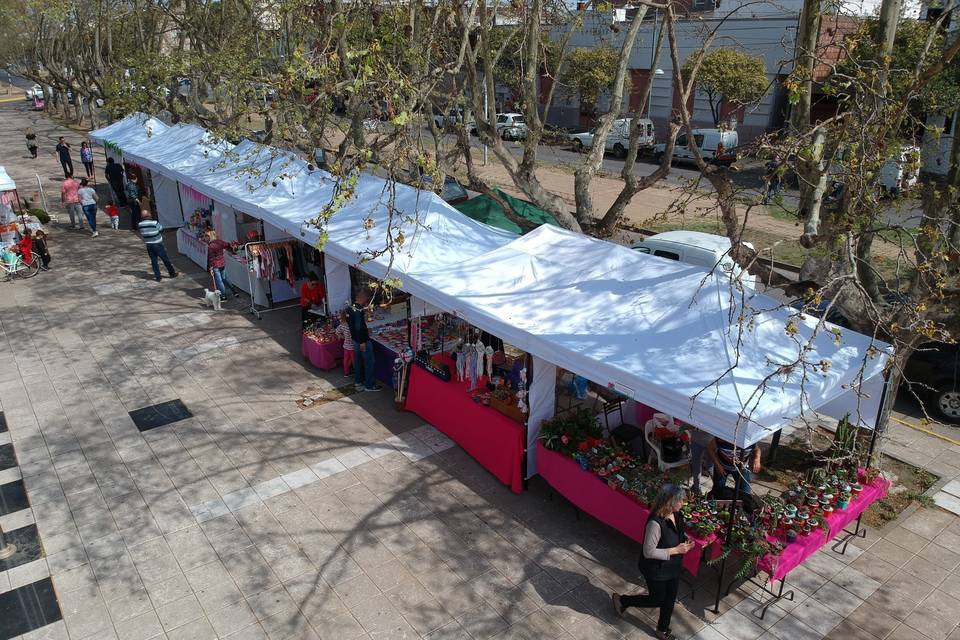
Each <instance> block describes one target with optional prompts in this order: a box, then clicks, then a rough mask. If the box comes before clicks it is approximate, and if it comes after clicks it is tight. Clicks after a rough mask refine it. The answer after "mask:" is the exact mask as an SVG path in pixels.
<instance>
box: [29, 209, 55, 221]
mask: <svg viewBox="0 0 960 640" xmlns="http://www.w3.org/2000/svg"><path fill="white" fill-rule="evenodd" d="M29 213H30V215H32V216H36V218H37V220H39V221H40V223H41V224H47V223H48V222H50V216H49V215H47V212H46V211H44V210H43V209H30V210H29Z"/></svg>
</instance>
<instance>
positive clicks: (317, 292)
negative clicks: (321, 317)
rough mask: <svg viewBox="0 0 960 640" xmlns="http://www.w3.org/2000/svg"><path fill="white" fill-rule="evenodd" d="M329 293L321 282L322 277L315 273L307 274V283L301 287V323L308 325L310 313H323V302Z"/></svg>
mask: <svg viewBox="0 0 960 640" xmlns="http://www.w3.org/2000/svg"><path fill="white" fill-rule="evenodd" d="M326 297H327V291H326V289H324V288H323V283H322V282H320V276H318V275H317V274H316V272H315V271H311V272H310V273H308V274H307V281H306V282H304V283H303V286H301V287H300V322H301V323H303V324H307V322H309V320H310V311H311V310H312V309H317V310H319V311H321V312H323V310H324V308H323V300H324V298H326Z"/></svg>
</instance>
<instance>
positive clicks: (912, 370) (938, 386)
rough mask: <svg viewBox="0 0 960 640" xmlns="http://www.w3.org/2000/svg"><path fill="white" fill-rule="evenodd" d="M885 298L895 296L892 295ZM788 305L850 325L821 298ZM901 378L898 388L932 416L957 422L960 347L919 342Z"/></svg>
mask: <svg viewBox="0 0 960 640" xmlns="http://www.w3.org/2000/svg"><path fill="white" fill-rule="evenodd" d="M886 297H887V298H888V299H889V300H894V299H897V295H896V294H889V295H888V296H886ZM901 301H902V300H901ZM790 306H792V307H793V308H794V309H797V310H802V311H804V312H805V313H809V314H812V315H814V316H816V317H823V314H824V313H827V316H826V320H827V322H831V323H833V324H835V325H837V326H839V327H844V328H846V329H850V328H851V325H850V321H849V320H847V318H846V317H845V316H844V315H843V314H842V313H841V312H840V311H839V310H838V309H837V308H836V307H830V300H826V299H824V300H821V301H820V303H819V304H818V305H817V306H816V307H811V305H810V303H809V301H808V300H804V299H799V300H795V301H793V302H792V303H790ZM828 308H829V311H828ZM903 378H904V380H903V383H904V384H903V386H902V387H901V389H905V390H909V392H910V393H912V394H915V395H916V397H918V398H919V399H920V400H922V401H923V404H924V408H925V409H926V410H927V411H928V412H929V413H930V414H931V415H932V416H933V417H935V418H937V419H939V420H942V421H943V422H948V423H954V424H956V423H960V346H958V345H957V344H948V343H945V342H927V343H924V344H921V345H920V346H918V347H917V348H916V350H915V351H914V352H913V354H912V355H911V356H910V359H909V360H907V364H906V365H905V366H904V368H903Z"/></svg>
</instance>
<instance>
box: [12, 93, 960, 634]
mask: <svg viewBox="0 0 960 640" xmlns="http://www.w3.org/2000/svg"><path fill="white" fill-rule="evenodd" d="M11 109H12V108H11ZM21 116H22V114H20V113H19V112H16V111H11V110H10V109H7V108H3V107H0V140H2V141H3V142H6V143H8V144H6V145H4V147H2V148H7V149H11V148H15V147H14V146H13V142H15V141H16V140H15V139H16V133H17V131H16V130H15V129H16V127H17V126H19V125H18V124H16V123H19V122H20V118H21ZM54 133H56V130H55V129H52V130H51V133H50V135H53V134H54ZM14 155H15V154H14ZM3 162H4V163H5V164H7V165H8V168H9V167H10V165H12V164H14V163H20V162H21V160H20V159H18V158H16V157H13V158H6V157H4V159H3ZM40 162H41V165H42V167H43V168H44V171H45V172H46V174H49V175H56V172H57V170H58V166H57V165H56V163H55V160H54V159H53V158H52V157H51V158H49V159H46V158H42V159H41V161H40ZM53 186H55V185H54V184H53V183H51V188H52V187H53ZM53 229H54V230H53V236H52V237H53V246H52V250H53V252H54V263H53V270H52V271H50V272H48V273H43V274H41V275H40V276H38V277H37V278H35V279H33V280H31V281H28V282H18V283H12V284H8V283H0V287H2V288H3V295H2V296H0V347H2V348H0V362H2V366H0V409H2V410H3V411H4V413H5V416H6V418H7V421H8V425H9V439H10V441H11V442H13V444H14V447H15V450H16V455H17V459H18V463H19V469H18V471H17V473H16V474H7V475H5V476H3V478H2V479H3V480H4V481H7V480H16V479H17V478H18V477H20V476H22V478H23V482H24V485H25V486H26V488H27V492H28V494H29V497H30V500H31V506H30V508H29V509H27V510H23V512H18V513H14V514H10V515H8V516H4V520H3V522H4V523H5V524H6V523H7V522H8V521H9V522H10V523H12V524H19V523H28V522H35V523H36V525H37V527H38V529H39V531H40V535H41V538H42V541H43V544H44V549H45V551H46V557H45V558H44V560H43V561H42V562H39V563H37V564H34V565H33V566H29V567H27V568H23V569H20V570H16V571H7V572H0V590H2V591H8V590H10V589H12V588H15V586H16V585H17V584H20V583H21V582H23V581H26V580H33V579H35V578H37V577H39V576H43V575H46V574H49V575H51V576H52V580H53V583H54V586H55V587H56V589H57V594H58V597H59V599H60V606H61V609H62V612H63V616H64V619H63V620H62V621H60V622H57V623H54V624H52V625H49V626H47V627H44V628H43V629H40V630H38V632H42V634H46V635H49V637H64V638H71V639H72V640H80V639H83V638H113V637H117V638H136V637H143V638H148V637H155V638H185V637H195V638H205V637H210V638H216V637H222V638H226V637H231V638H257V637H259V638H313V637H319V638H373V637H377V638H402V637H411V638H414V637H429V638H456V637H462V638H481V637H505V638H506V637H518V638H519V637H527V638H533V637H536V638H564V639H569V638H591V639H593V638H597V637H611V638H640V637H646V636H647V635H648V634H649V632H650V631H651V630H652V623H651V618H650V617H649V613H650V612H647V611H642V612H637V613H633V612H631V614H630V615H628V616H627V618H626V619H625V620H620V619H617V618H615V617H614V616H612V613H611V611H610V609H609V599H608V593H609V592H610V591H611V590H614V589H616V590H621V591H624V590H628V591H629V590H634V589H637V590H639V587H631V585H633V584H635V582H636V571H635V562H636V556H637V553H638V550H637V548H636V545H634V544H633V543H631V542H629V541H627V540H625V539H624V538H623V537H621V536H619V535H618V534H615V533H614V532H612V531H610V530H609V529H607V528H605V527H604V526H602V525H599V524H598V523H596V522H594V521H592V520H590V519H588V518H583V519H579V520H578V519H576V518H574V517H573V515H574V514H573V512H572V511H571V510H570V509H569V508H568V507H567V506H566V505H565V503H563V502H562V501H559V502H558V501H556V500H551V499H550V493H549V491H548V490H547V489H546V488H545V487H544V485H543V484H542V483H538V482H534V483H533V484H532V485H531V490H530V491H529V492H527V493H525V494H524V495H522V496H515V495H513V494H511V493H509V492H508V491H507V490H506V489H505V488H503V487H502V486H500V485H499V484H498V483H497V482H496V481H495V480H494V479H492V478H491V477H490V476H489V475H488V474H487V473H486V472H485V471H484V470H483V469H481V468H480V467H478V466H477V465H476V463H474V462H473V461H472V459H470V458H469V456H467V455H466V454H464V453H463V452H462V451H461V450H460V449H459V448H457V447H452V446H450V443H449V441H446V440H445V439H444V438H443V437H442V436H440V435H439V434H437V433H436V432H435V431H433V430H431V429H430V428H429V427H424V426H423V425H422V422H421V421H419V420H417V419H416V418H415V417H413V416H410V415H407V414H398V413H396V412H395V411H394V409H393V407H392V400H391V398H390V397H389V396H387V395H386V394H360V395H356V396H351V397H349V398H346V399H344V400H341V401H337V402H334V403H328V404H324V405H320V406H318V407H314V408H311V409H307V410H300V409H299V408H298V407H297V405H296V400H297V399H298V398H299V397H300V394H301V393H302V392H303V390H304V389H306V388H307V387H320V388H332V387H334V386H337V385H340V384H342V383H343V381H344V380H343V379H342V377H341V376H339V375H337V374H336V373H331V374H321V373H317V372H316V371H314V370H312V369H310V368H308V367H307V366H305V365H304V364H303V362H302V360H301V358H300V355H299V346H298V345H299V333H298V329H297V325H298V323H297V321H296V318H295V317H294V316H293V315H290V314H283V313H278V314H273V315H267V316H264V319H263V320H261V321H257V320H254V319H253V318H252V317H251V316H249V315H248V314H245V313H244V311H243V309H242V308H241V304H240V303H235V302H231V303H229V304H228V305H227V311H226V312H223V313H218V314H213V313H210V312H207V311H205V310H204V309H203V306H202V301H201V300H200V292H201V284H200V282H202V278H198V279H196V280H194V279H193V277H194V276H197V273H196V272H197V270H196V269H192V268H191V267H190V265H189V264H187V263H186V262H185V261H184V260H182V259H179V258H178V257H176V256H174V259H175V261H176V262H177V264H178V267H179V268H181V269H182V270H183V272H184V274H185V275H184V276H183V277H181V278H179V279H177V280H164V281H163V282H162V283H159V284H157V283H153V282H152V281H150V280H145V279H142V278H143V276H144V275H145V274H146V270H147V269H148V262H147V258H146V255H145V252H144V251H143V248H142V244H141V243H140V242H139V241H138V240H137V239H136V238H134V237H132V236H131V235H130V234H129V233H126V232H120V233H116V234H112V233H109V232H107V233H104V234H102V235H101V237H100V238H97V239H91V238H89V237H88V236H86V235H81V234H79V233H71V232H69V231H67V230H65V229H64V228H63V227H62V226H57V225H54V227H53ZM172 253H175V252H172ZM209 345H216V346H214V347H211V346H209ZM173 398H180V399H182V400H183V401H184V402H185V403H186V404H187V405H188V407H190V409H191V411H192V412H193V413H194V417H193V418H192V419H190V420H186V421H183V422H180V423H176V424H174V425H170V426H168V427H163V428H161V429H157V430H155V431H148V432H144V433H141V432H139V431H138V430H137V429H136V427H135V426H134V425H133V423H132V421H131V420H130V418H129V415H128V413H127V412H128V411H130V410H132V409H136V408H139V407H142V406H145V405H148V404H153V403H156V402H162V401H166V400H170V399H173ZM917 433H918V432H915V431H914V430H912V429H909V428H908V427H902V429H901V428H894V429H892V437H893V436H897V437H899V438H900V441H899V442H898V443H895V444H901V446H904V447H909V448H914V449H916V450H917V451H921V450H922V451H924V452H925V453H926V455H927V459H932V460H936V459H938V458H940V457H941V456H943V455H945V454H947V453H949V452H950V451H951V450H950V449H949V443H946V442H944V441H942V440H938V439H937V438H932V437H930V436H927V435H926V434H922V433H920V434H919V435H917ZM921 438H930V439H931V440H936V441H937V442H935V443H932V444H931V443H928V442H927V441H925V440H921ZM934 447H937V448H936V449H934ZM933 453H936V455H933V456H932V457H931V455H932V454H933ZM952 486H953V485H949V487H952ZM945 490H947V487H945ZM958 541H960V524H958V521H957V519H956V518H955V517H954V516H952V515H950V514H947V513H946V512H944V511H941V510H936V509H930V510H928V509H918V510H916V511H915V512H913V513H911V514H907V515H905V517H904V518H903V519H902V520H901V521H899V522H898V523H896V525H895V526H893V527H890V528H889V529H888V530H886V531H883V532H870V534H869V535H868V537H867V538H866V539H864V540H857V541H855V542H853V543H851V546H850V547H849V548H848V550H847V554H846V555H843V556H840V555H839V554H837V553H835V552H833V551H831V550H829V549H827V550H824V551H821V552H820V553H819V554H818V555H817V556H815V557H814V558H812V559H811V561H810V562H808V563H807V564H806V565H805V566H804V567H803V568H802V569H800V570H798V571H797V572H795V573H794V574H792V575H791V578H790V583H791V584H792V585H794V596H795V597H794V600H793V601H782V602H780V603H778V604H776V605H774V606H773V607H771V608H770V609H769V610H768V612H767V614H766V615H765V617H764V618H763V619H762V620H761V619H759V618H758V616H757V615H756V614H755V611H756V609H757V606H756V605H757V603H758V598H759V595H758V594H750V593H748V592H742V593H736V594H732V595H731V596H730V597H729V598H728V599H727V600H725V601H724V604H723V607H722V609H721V615H714V614H712V613H711V612H709V611H708V610H707V606H708V604H709V605H712V602H713V595H712V592H711V589H712V588H713V586H712V581H713V580H715V578H713V576H712V573H713V572H712V571H711V570H709V569H704V570H703V571H702V574H703V576H704V578H703V579H702V580H701V581H699V583H698V585H697V592H696V594H695V595H692V594H690V593H689V592H685V593H684V596H683V599H682V601H681V604H680V606H678V609H677V614H676V618H675V622H674V627H675V631H676V633H677V635H678V636H679V637H697V638H703V639H710V638H718V639H721V640H722V639H726V640H738V639H740V638H748V639H751V638H761V637H762V638H779V639H780V640H793V639H794V638H808V637H809V638H823V637H840V636H843V637H850V636H852V637H856V638H859V637H863V638H884V637H911V638H919V639H920V640H924V639H925V638H930V639H935V638H947V637H950V636H951V634H956V624H957V622H958V616H957V614H956V611H957V610H958V609H956V608H953V607H955V605H956V604H957V603H958V599H960V570H958V563H960V559H958V557H957V555H956V554H957V553H958V552H960V547H958V546H957V543H958ZM881 614H882V615H881ZM27 637H45V635H39V634H38V633H34V634H33V635H32V636H27Z"/></svg>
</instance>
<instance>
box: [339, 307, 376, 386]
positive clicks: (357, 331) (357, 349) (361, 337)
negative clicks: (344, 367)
mask: <svg viewBox="0 0 960 640" xmlns="http://www.w3.org/2000/svg"><path fill="white" fill-rule="evenodd" d="M369 302H370V294H368V293H367V292H366V290H364V289H361V290H360V291H358V292H357V295H356V296H355V297H354V303H353V304H352V305H350V306H349V307H348V308H347V325H348V326H349V328H350V337H351V338H352V339H353V350H354V353H357V354H359V355H358V356H357V357H358V359H359V360H361V361H362V362H363V366H359V363H357V364H356V365H355V366H354V368H353V381H354V383H356V384H355V385H354V386H355V387H356V390H357V391H380V389H383V385H381V384H377V381H376V380H374V378H373V367H374V361H373V342H372V341H371V340H370V332H369V331H368V330H367V318H366V316H365V313H366V307H367V304H368V303H369Z"/></svg>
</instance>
